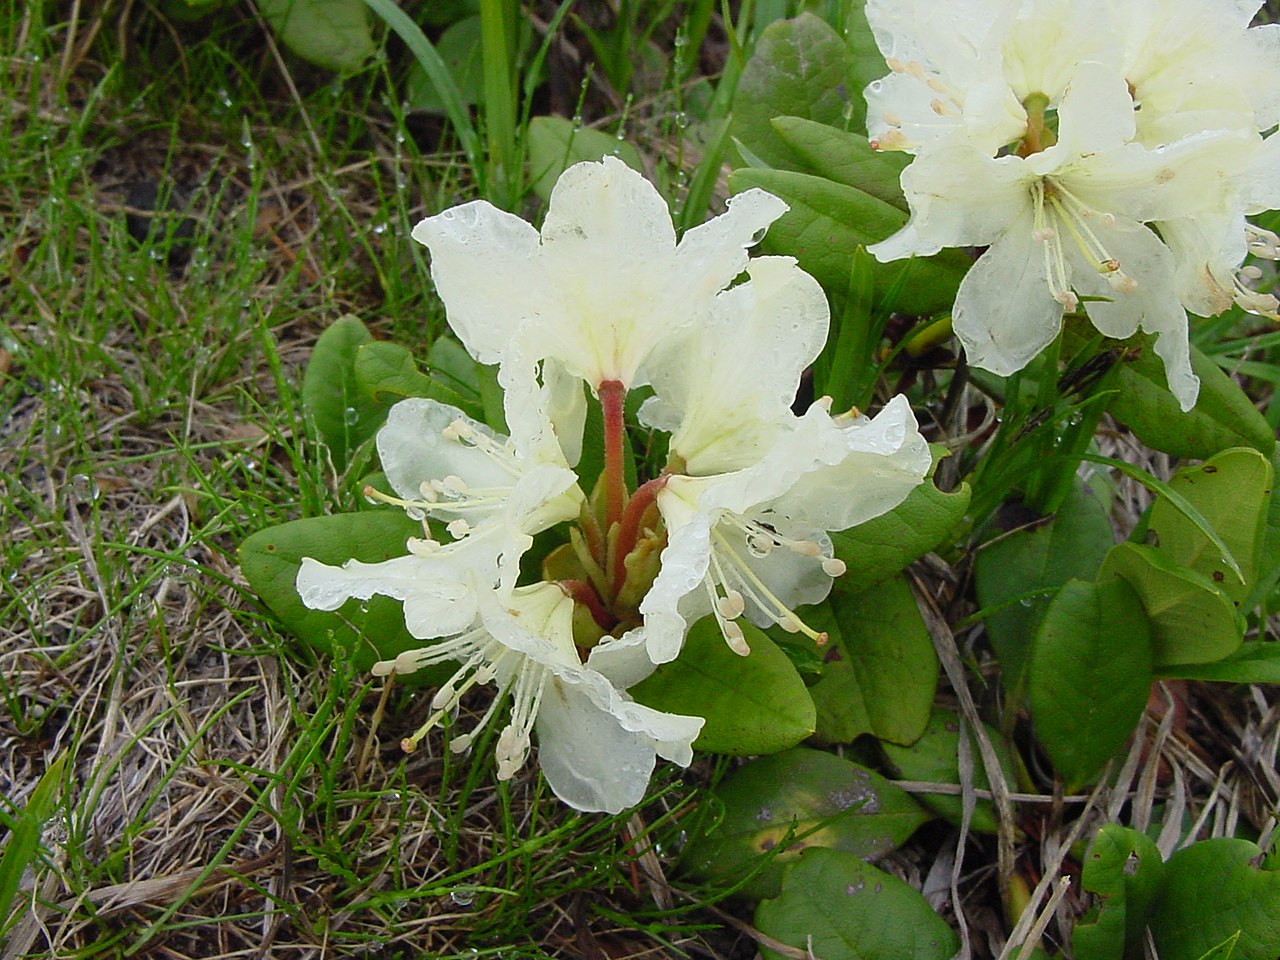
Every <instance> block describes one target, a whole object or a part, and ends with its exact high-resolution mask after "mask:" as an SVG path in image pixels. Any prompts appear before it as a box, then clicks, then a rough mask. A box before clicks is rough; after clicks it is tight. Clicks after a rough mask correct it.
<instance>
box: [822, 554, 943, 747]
mask: <svg viewBox="0 0 1280 960" xmlns="http://www.w3.org/2000/svg"><path fill="white" fill-rule="evenodd" d="M832 608H833V609H834V610H835V614H836V622H837V623H838V624H839V625H840V639H839V641H838V643H839V647H840V653H841V655H842V656H843V657H844V659H845V660H846V661H848V663H849V664H850V665H851V666H852V667H853V673H854V676H855V677H856V678H857V681H858V689H859V691H860V692H861V694H862V700H863V709H864V710H865V711H866V714H867V717H868V719H869V720H870V722H871V729H872V732H873V733H875V735H876V736H877V737H879V738H880V739H881V740H889V741H892V742H893V743H903V744H907V743H913V742H914V741H915V740H916V738H917V737H919V736H920V734H922V733H923V732H924V729H925V726H926V725H927V724H928V722H929V714H930V711H931V710H932V708H933V694H934V691H935V690H936V689H937V685H938V655H937V654H936V653H935V652H934V649H933V641H932V640H931V639H930V637H929V630H928V628H927V627H926V626H925V624H924V619H923V618H922V617H921V616H920V610H919V608H918V607H917V606H916V599H915V596H914V594H912V592H911V587H910V585H908V583H907V581H906V579H905V578H904V577H900V576H899V577H895V578H893V579H891V580H887V581H885V582H884V583H882V584H880V585H879V586H877V587H875V588H874V589H872V590H870V591H867V592H866V593H863V594H859V595H856V596H840V597H836V598H834V599H833V600H832Z"/></svg>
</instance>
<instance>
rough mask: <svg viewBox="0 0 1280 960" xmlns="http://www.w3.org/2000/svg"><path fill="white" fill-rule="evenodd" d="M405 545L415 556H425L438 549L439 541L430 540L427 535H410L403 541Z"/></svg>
mask: <svg viewBox="0 0 1280 960" xmlns="http://www.w3.org/2000/svg"><path fill="white" fill-rule="evenodd" d="M405 547H407V548H408V550H409V552H410V553H412V554H413V555H414V556H415V557H422V558H424V559H425V558H427V557H430V556H432V555H433V554H435V553H437V552H438V551H439V550H440V541H439V540H432V539H430V538H427V537H410V538H409V539H408V540H406V541H405Z"/></svg>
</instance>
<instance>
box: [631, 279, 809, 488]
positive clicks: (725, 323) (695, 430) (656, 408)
mask: <svg viewBox="0 0 1280 960" xmlns="http://www.w3.org/2000/svg"><path fill="white" fill-rule="evenodd" d="M748 270H749V273H750V276H751V279H750V280H749V281H747V282H746V283H742V284H739V285H738V286H736V287H734V288H732V289H731V290H728V291H726V292H724V293H722V294H720V296H719V297H717V298H716V300H715V304H714V307H713V308H712V310H711V312H710V313H709V315H707V316H706V317H705V319H704V320H703V321H701V322H700V323H699V324H698V325H697V326H696V328H691V329H690V330H689V331H687V332H686V333H685V334H684V335H683V336H679V337H676V338H673V339H672V340H671V341H669V342H668V343H666V344H664V345H663V346H662V347H661V348H660V349H659V350H658V351H657V352H656V353H655V355H654V358H653V362H652V363H651V364H650V367H651V370H652V373H651V374H650V377H649V379H650V382H652V384H653V386H654V389H655V391H656V396H655V397H653V398H651V399H650V400H649V401H646V404H645V406H644V407H642V409H641V421H642V422H645V423H649V424H651V425H653V426H659V425H662V426H665V427H666V428H667V429H669V430H671V431H672V437H671V449H672V450H674V451H675V452H676V453H678V454H679V455H680V456H681V457H683V458H684V460H685V463H686V465H687V470H688V472H689V473H691V474H696V475H707V474H712V473H723V472H727V471H731V470H736V469H738V468H739V467H742V466H745V465H747V464H750V463H753V462H755V461H756V460H758V459H759V458H760V456H762V455H763V453H764V451H765V450H766V449H767V448H768V445H769V443H770V442H771V438H772V436H773V434H774V433H775V432H776V431H777V430H778V429H779V425H780V424H786V423H788V422H789V421H791V420H792V419H793V415H792V413H791V404H792V402H793V400H794V399H795V395H796V390H797V389H798V387H799V385H800V377H801V375H802V374H803V372H804V370H805V368H806V367H808V366H809V364H810V363H812V362H813V360H814V358H815V357H816V356H817V355H818V352H819V351H820V350H821V349H822V347H823V345H824V344H825V343H826V340H827V327H828V315H829V310H828V307H827V299H826V296H825V294H823V292H822V288H821V287H820V286H819V285H818V282H817V281H816V280H814V279H813V278H812V277H810V276H809V275H808V274H807V273H805V272H804V271H802V270H800V269H799V267H797V266H796V262H795V260H793V259H792V258H790V257H759V258H757V259H755V260H753V261H752V262H751V265H750V267H749V268H748ZM651 417H652V419H650V418H651Z"/></svg>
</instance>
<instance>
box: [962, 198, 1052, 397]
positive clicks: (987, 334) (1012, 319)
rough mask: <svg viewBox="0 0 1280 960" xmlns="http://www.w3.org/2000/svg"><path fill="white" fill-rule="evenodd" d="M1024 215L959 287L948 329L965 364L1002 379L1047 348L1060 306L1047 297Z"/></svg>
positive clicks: (1028, 215) (1040, 257)
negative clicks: (957, 340)
mask: <svg viewBox="0 0 1280 960" xmlns="http://www.w3.org/2000/svg"><path fill="white" fill-rule="evenodd" d="M1032 229H1033V223H1032V212H1031V210H1030V209H1028V210H1027V211H1026V212H1025V213H1024V214H1023V215H1022V216H1021V217H1019V218H1018V219H1017V220H1015V221H1014V222H1012V223H1011V224H1010V225H1009V228H1008V229H1007V230H1006V231H1005V233H1004V234H1003V235H1001V236H1000V237H999V238H998V239H997V240H996V242H995V243H993V244H992V245H991V248H990V249H989V250H987V252H986V253H984V254H983V255H982V256H981V257H979V258H978V262H977V263H975V264H974V265H973V266H972V267H971V268H970V269H969V272H968V273H967V274H965V278H964V280H963V281H962V282H961V284H960V290H959V292H958V293H957V294H956V304H955V309H954V311H953V312H952V326H953V328H954V329H955V333H956V336H957V337H959V338H960V342H961V343H962V344H964V349H965V355H966V356H967V358H968V360H969V363H971V364H973V365H974V366H975V367H980V368H981V369H983V370H990V371H991V372H992V373H996V374H999V375H1000V376H1005V377H1007V376H1008V375H1009V374H1011V373H1014V372H1016V371H1018V370H1021V369H1022V368H1023V367H1025V366H1026V365H1027V364H1028V363H1029V362H1030V361H1031V358H1032V357H1034V356H1036V354H1038V353H1039V352H1040V351H1041V350H1043V349H1044V348H1045V347H1047V346H1048V345H1049V344H1050V343H1052V342H1053V338H1054V337H1056V336H1057V335H1058V330H1059V328H1060V327H1061V326H1062V311H1063V305H1062V304H1061V303H1059V302H1058V301H1057V300H1055V299H1054V298H1053V296H1052V294H1051V293H1050V292H1049V282H1048V276H1047V274H1046V268H1045V257H1044V242H1043V241H1040V240H1036V239H1035V238H1034V237H1033V236H1032Z"/></svg>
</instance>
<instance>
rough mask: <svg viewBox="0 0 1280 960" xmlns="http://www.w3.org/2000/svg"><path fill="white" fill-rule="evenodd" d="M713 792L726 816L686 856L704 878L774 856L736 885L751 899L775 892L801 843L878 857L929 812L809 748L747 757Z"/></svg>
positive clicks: (861, 770)
mask: <svg viewBox="0 0 1280 960" xmlns="http://www.w3.org/2000/svg"><path fill="white" fill-rule="evenodd" d="M715 796H716V797H717V798H718V799H719V801H720V803H721V804H722V805H723V807H724V816H723V817H722V818H721V819H720V821H719V822H718V823H717V824H716V825H715V826H714V827H712V828H711V829H710V830H708V831H707V832H706V833H705V834H704V835H702V836H700V837H698V838H696V839H695V840H694V841H693V842H692V843H691V844H690V846H689V849H688V852H687V853H686V856H685V860H684V862H685V864H686V865H687V866H688V867H689V869H690V870H691V871H692V872H693V873H694V875H695V876H697V877H699V878H701V879H706V880H714V881H725V880H730V881H737V880H740V879H741V878H742V877H743V876H744V875H745V874H747V873H749V872H750V871H751V870H752V869H754V868H755V867H756V866H758V865H759V864H760V863H761V860H759V859H758V858H761V856H762V855H765V854H769V855H772V860H770V861H769V862H768V864H767V865H766V866H765V867H764V869H763V870H761V871H760V872H759V873H758V874H757V875H756V876H754V877H753V878H752V879H751V880H750V882H749V883H748V884H747V885H746V886H745V887H743V888H742V889H741V891H740V892H741V893H742V894H743V895H744V896H748V897H753V898H755V899H759V898H761V897H770V896H775V895H776V894H777V892H778V889H779V883H780V881H781V879H782V867H783V864H785V863H787V862H788V861H791V860H794V859H795V858H796V857H797V856H798V855H799V854H800V851H801V850H804V849H806V848H809V847H825V848H829V849H833V850H843V851H845V852H846V853H851V854H854V855H855V856H859V857H877V856H883V855H884V854H886V853H888V852H889V851H890V850H893V849H894V848H895V847H897V846H899V845H900V844H902V843H904V842H905V841H906V840H907V838H908V837H910V836H911V834H913V833H914V832H915V830H916V828H917V827H919V826H920V824H922V823H924V822H925V821H926V820H928V819H929V814H928V813H927V812H926V811H925V810H924V809H923V808H922V807H921V806H920V805H919V804H918V803H916V802H915V801H914V800H912V799H911V797H910V796H908V795H907V794H906V793H905V792H904V791H903V790H900V789H899V788H898V787H895V786H894V785H893V784H891V783H890V782H889V781H888V780H886V779H885V778H884V777H882V776H880V775H879V774H878V773H876V772H875V771H873V770H869V769H867V768H866V767H863V766H860V765H859V764H856V763H852V762H851V761H848V760H844V759H842V758H840V757H837V756H835V755H834V754H830V753H824V752H823V751H821V750H810V749H808V748H806V747H796V748H794V749H792V750H788V751H786V752H785V753H778V754H774V755H773V756H770V757H761V758H759V759H758V760H753V761H751V762H750V763H747V764H746V765H745V766H743V767H740V768H739V769H737V770H735V771H734V772H733V773H732V774H730V775H729V776H728V777H726V778H725V780H724V782H723V783H721V784H720V786H719V787H718V788H717V789H716V790H715ZM783 843H785V844H786V847H785V849H783V850H782V851H781V852H778V851H777V847H778V845H779V844H783Z"/></svg>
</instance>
